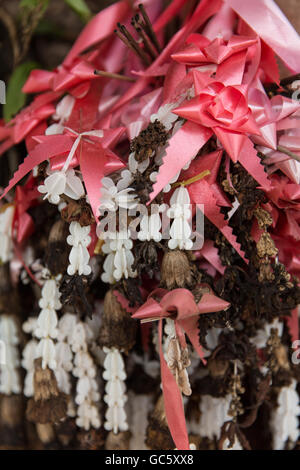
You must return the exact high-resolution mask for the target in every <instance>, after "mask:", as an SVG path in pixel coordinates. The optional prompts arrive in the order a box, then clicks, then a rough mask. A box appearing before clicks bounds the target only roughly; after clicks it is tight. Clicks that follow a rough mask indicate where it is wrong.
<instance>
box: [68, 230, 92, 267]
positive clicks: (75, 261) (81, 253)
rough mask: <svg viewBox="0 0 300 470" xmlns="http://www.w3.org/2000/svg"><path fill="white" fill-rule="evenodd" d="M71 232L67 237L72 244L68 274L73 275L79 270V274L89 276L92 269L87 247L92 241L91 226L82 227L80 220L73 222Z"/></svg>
mask: <svg viewBox="0 0 300 470" xmlns="http://www.w3.org/2000/svg"><path fill="white" fill-rule="evenodd" d="M70 233H71V235H69V236H68V237H67V243H68V244H69V245H71V246H72V249H71V251H70V254H69V261H70V264H69V266H68V274H69V275H70V276H73V275H74V274H75V273H76V272H78V274H79V275H84V276H88V275H89V274H91V271H92V269H91V267H90V266H89V264H88V263H89V260H90V255H89V252H88V249H87V246H88V245H89V244H90V243H91V237H90V236H89V233H90V226H87V227H81V225H80V224H79V223H78V222H71V224H70Z"/></svg>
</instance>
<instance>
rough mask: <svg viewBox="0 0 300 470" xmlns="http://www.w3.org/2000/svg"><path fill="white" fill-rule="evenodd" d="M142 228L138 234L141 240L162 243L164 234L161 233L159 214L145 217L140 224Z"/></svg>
mask: <svg viewBox="0 0 300 470" xmlns="http://www.w3.org/2000/svg"><path fill="white" fill-rule="evenodd" d="M140 228H141V229H140V231H139V233H138V239H139V240H141V241H145V240H148V241H150V240H154V241H156V242H160V240H161V238H162V234H161V233H160V229H161V220H160V215H159V214H151V215H144V216H143V218H142V220H141V222H140Z"/></svg>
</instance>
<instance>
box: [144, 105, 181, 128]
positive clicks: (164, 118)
mask: <svg viewBox="0 0 300 470" xmlns="http://www.w3.org/2000/svg"><path fill="white" fill-rule="evenodd" d="M176 107H177V103H167V104H165V105H163V106H161V107H160V108H159V110H158V111H157V113H155V114H152V116H151V117H150V121H151V122H154V121H156V120H158V121H159V122H160V123H161V124H163V125H164V126H165V128H166V130H167V131H169V130H170V129H171V128H172V127H173V124H174V122H175V121H176V120H177V119H178V116H177V115H176V114H173V113H172V110H173V109H174V108H176Z"/></svg>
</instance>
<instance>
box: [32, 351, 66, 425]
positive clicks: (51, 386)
mask: <svg viewBox="0 0 300 470" xmlns="http://www.w3.org/2000/svg"><path fill="white" fill-rule="evenodd" d="M66 413H67V397H66V395H65V394H64V393H61V392H60V391H59V390H58V386H57V382H56V378H55V375H54V373H53V371H52V370H51V369H49V368H48V367H46V368H45V369H43V368H42V361H41V359H36V361H35V372H34V398H33V399H30V400H29V402H28V405H27V410H26V416H27V419H28V420H29V421H33V422H35V423H40V424H46V423H58V422H59V421H61V420H62V419H63V418H65V417H66Z"/></svg>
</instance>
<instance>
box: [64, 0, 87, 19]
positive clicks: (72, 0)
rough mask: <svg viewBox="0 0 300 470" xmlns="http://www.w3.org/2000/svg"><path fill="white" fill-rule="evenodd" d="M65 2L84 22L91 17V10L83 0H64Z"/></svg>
mask: <svg viewBox="0 0 300 470" xmlns="http://www.w3.org/2000/svg"><path fill="white" fill-rule="evenodd" d="M65 2H66V4H67V5H69V7H70V8H72V10H74V11H75V13H77V15H78V16H80V18H81V19H82V21H84V22H85V23H86V22H87V21H89V20H90V19H91V16H92V12H91V10H90V9H89V7H88V6H87V4H86V3H85V1H84V0H65Z"/></svg>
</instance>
